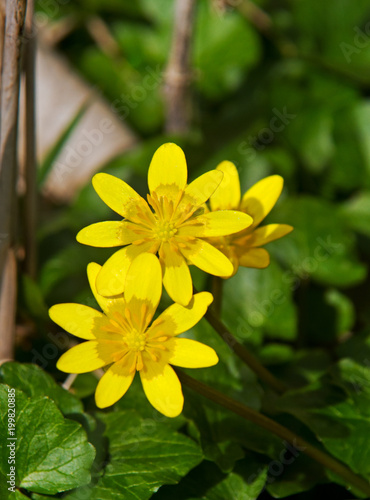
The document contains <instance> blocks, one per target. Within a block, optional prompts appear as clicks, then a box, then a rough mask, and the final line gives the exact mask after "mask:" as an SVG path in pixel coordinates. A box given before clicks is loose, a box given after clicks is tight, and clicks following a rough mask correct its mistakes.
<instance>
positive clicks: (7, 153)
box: [0, 0, 26, 358]
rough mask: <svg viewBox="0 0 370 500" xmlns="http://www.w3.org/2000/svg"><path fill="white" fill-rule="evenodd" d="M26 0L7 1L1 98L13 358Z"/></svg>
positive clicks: (5, 316)
mask: <svg viewBox="0 0 370 500" xmlns="http://www.w3.org/2000/svg"><path fill="white" fill-rule="evenodd" d="M25 10H26V0H8V1H7V2H6V16H5V38H4V47H3V61H2V62H3V64H2V72H1V80H2V85H1V100H0V115H1V118H0V131H1V134H0V213H1V217H0V276H1V278H0V279H1V283H0V292H1V295H0V346H1V350H0V357H1V358H12V357H13V351H14V314H15V299H16V291H15V290H16V264H15V252H14V249H13V248H12V247H13V246H14V243H15V213H16V210H15V209H16V179H17V173H18V168H17V167H18V166H17V129H18V96H19V76H20V56H21V42H22V31H23V24H24V16H25Z"/></svg>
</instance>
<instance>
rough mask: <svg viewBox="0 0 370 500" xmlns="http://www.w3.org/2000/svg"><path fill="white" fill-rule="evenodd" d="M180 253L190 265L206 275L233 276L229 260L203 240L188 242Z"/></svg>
mask: <svg viewBox="0 0 370 500" xmlns="http://www.w3.org/2000/svg"><path fill="white" fill-rule="evenodd" d="M181 252H182V254H183V255H184V256H185V257H186V258H187V259H188V261H189V262H190V263H191V264H194V266H197V267H199V269H202V271H205V272H206V273H209V274H213V275H215V276H224V277H229V276H231V275H232V274H233V269H234V268H233V265H232V263H231V262H230V260H229V259H228V258H227V257H226V256H225V255H224V254H223V253H222V252H220V251H219V250H217V248H215V247H214V246H212V245H211V244H210V243H207V242H206V241H204V240H200V239H196V240H195V241H194V242H193V241H192V242H190V243H189V244H188V245H187V247H186V248H182V249H181Z"/></svg>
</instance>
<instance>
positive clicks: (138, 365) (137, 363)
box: [136, 351, 144, 371]
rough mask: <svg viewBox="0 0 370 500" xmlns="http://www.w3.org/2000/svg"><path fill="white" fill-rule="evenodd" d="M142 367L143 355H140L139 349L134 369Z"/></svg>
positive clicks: (138, 369)
mask: <svg viewBox="0 0 370 500" xmlns="http://www.w3.org/2000/svg"><path fill="white" fill-rule="evenodd" d="M143 368H144V363H143V357H142V355H141V352H140V351H139V352H138V353H137V358H136V370H137V371H140V370H142V369H143Z"/></svg>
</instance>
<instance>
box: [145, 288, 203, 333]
mask: <svg viewBox="0 0 370 500" xmlns="http://www.w3.org/2000/svg"><path fill="white" fill-rule="evenodd" d="M212 301H213V296H212V294H210V293H209V292H200V293H196V294H195V295H193V298H192V299H191V301H190V303H189V305H188V306H186V307H184V306H181V305H180V304H172V305H171V306H170V307H168V308H167V309H166V310H165V311H163V313H162V314H160V315H159V316H158V318H157V319H156V320H155V321H154V322H153V324H152V326H151V327H150V329H149V330H148V337H152V336H155V335H157V334H158V333H159V332H161V331H163V332H164V333H165V334H166V335H171V336H172V335H178V334H180V333H183V332H186V331H187V330H190V328H192V327H193V326H194V325H196V324H197V323H198V322H199V321H200V320H201V319H202V318H203V316H204V315H205V313H206V312H207V308H208V306H209V305H210V304H211V303H212Z"/></svg>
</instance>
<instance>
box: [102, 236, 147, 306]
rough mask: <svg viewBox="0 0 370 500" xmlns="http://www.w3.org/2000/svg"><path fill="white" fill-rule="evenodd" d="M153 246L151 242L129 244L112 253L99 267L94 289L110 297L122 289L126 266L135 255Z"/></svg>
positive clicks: (119, 292)
mask: <svg viewBox="0 0 370 500" xmlns="http://www.w3.org/2000/svg"><path fill="white" fill-rule="evenodd" d="M152 247H153V243H152V242H146V243H143V244H141V245H129V246H127V247H124V248H122V249H121V250H118V252H116V253H114V254H113V255H112V256H111V257H110V258H109V259H108V260H107V261H106V262H105V264H104V265H103V267H102V268H101V271H100V273H99V274H98V277H97V278H96V289H97V291H98V293H99V294H100V295H103V296H105V297H110V296H112V295H119V294H121V293H122V292H123V291H124V288H125V280H126V275H127V271H128V268H129V267H130V265H131V263H132V261H133V260H134V258H135V257H137V256H138V255H140V254H141V253H143V252H147V251H149V250H150V249H151V248H152Z"/></svg>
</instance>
